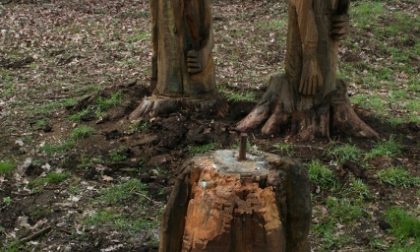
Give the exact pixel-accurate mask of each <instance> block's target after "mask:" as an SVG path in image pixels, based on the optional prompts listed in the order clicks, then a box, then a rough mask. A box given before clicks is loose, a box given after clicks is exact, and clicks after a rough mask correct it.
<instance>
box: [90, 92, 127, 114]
mask: <svg viewBox="0 0 420 252" xmlns="http://www.w3.org/2000/svg"><path fill="white" fill-rule="evenodd" d="M122 99H123V97H122V93H121V92H120V91H117V92H115V93H113V94H111V96H110V97H107V98H104V97H99V98H98V100H97V101H96V104H97V107H98V110H99V111H106V110H108V109H110V108H113V107H116V106H118V105H120V104H121V102H122Z"/></svg>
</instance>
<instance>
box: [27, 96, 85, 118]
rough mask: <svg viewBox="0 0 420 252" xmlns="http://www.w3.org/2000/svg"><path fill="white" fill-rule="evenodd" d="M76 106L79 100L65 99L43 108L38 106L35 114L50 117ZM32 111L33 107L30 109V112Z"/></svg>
mask: <svg viewBox="0 0 420 252" xmlns="http://www.w3.org/2000/svg"><path fill="white" fill-rule="evenodd" d="M76 104H77V100H76V99H75V98H65V99H60V100H55V101H50V102H48V103H46V104H43V105H41V106H37V107H36V108H35V113H36V114H40V115H48V114H50V113H52V112H54V111H57V110H59V109H64V108H67V107H72V106H75V105H76ZM30 109H32V105H31V108H28V110H30Z"/></svg>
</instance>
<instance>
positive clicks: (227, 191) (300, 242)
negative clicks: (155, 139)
mask: <svg viewBox="0 0 420 252" xmlns="http://www.w3.org/2000/svg"><path fill="white" fill-rule="evenodd" d="M237 158H238V152H237V151H234V150H222V151H216V152H214V153H212V154H209V155H205V156H199V157H196V158H193V159H192V160H190V161H189V162H187V163H186V166H185V171H184V173H183V174H182V175H181V176H180V177H179V179H178V182H177V184H176V185H175V189H174V191H173V193H172V195H171V198H170V200H169V202H168V205H167V209H166V212H165V215H164V219H163V222H162V227H161V228H162V230H161V244H160V251H162V252H163V251H168V252H169V251H170V252H178V251H183V252H184V251H185V252H187V251H194V252H199V251H200V252H201V251H209V252H210V251H218V252H224V251H226V252H254V251H255V252H260V251H261V252H268V251H279V252H282V251H292V250H290V249H289V248H298V247H299V248H300V250H293V251H309V250H307V249H309V244H308V243H307V230H308V229H309V221H310V203H308V200H309V196H308V195H307V194H309V190H307V191H305V190H304V191H303V192H304V193H303V195H302V198H303V199H304V200H303V201H301V202H304V204H300V205H299V203H298V204H297V206H299V208H300V209H297V210H296V213H301V214H300V215H299V214H298V215H297V216H298V217H299V219H300V220H299V222H300V224H299V225H300V226H299V225H297V226H299V227H303V229H302V228H301V230H297V229H296V228H295V230H293V231H292V232H290V234H288V229H290V228H292V229H293V227H294V224H296V223H293V221H292V222H290V223H287V217H288V216H290V213H289V211H288V209H287V208H288V205H293V203H289V202H287V194H288V192H287V191H288V190H287V185H289V184H290V183H285V181H286V180H287V179H289V178H288V175H287V174H288V170H290V167H291V165H290V163H287V162H284V161H283V160H281V159H280V158H279V157H277V156H275V155H270V154H266V153H259V154H255V155H254V154H251V155H248V159H247V160H246V161H238V159H237ZM302 183H303V186H302V188H306V189H307V186H306V184H305V183H306V180H303V181H302ZM289 191H290V190H289ZM298 193H299V192H298ZM303 211H304V212H303ZM300 217H301V218H300ZM308 217H309V218H308ZM292 219H293V218H292ZM302 223H304V224H303V225H302ZM295 226H296V225H295ZM288 237H289V238H291V239H295V241H290V242H288V241H287V239H288ZM296 237H297V239H296Z"/></svg>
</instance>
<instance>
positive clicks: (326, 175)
mask: <svg viewBox="0 0 420 252" xmlns="http://www.w3.org/2000/svg"><path fill="white" fill-rule="evenodd" d="M308 169H309V180H310V181H311V182H312V183H313V184H315V185H317V186H319V187H320V188H323V189H331V188H333V187H335V186H336V185H337V184H338V182H337V180H336V178H335V175H334V173H333V172H332V171H331V170H330V169H328V167H326V166H325V165H323V164H322V163H321V162H319V161H312V162H311V163H309V166H308Z"/></svg>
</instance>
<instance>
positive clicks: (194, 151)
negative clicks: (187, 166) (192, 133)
mask: <svg viewBox="0 0 420 252" xmlns="http://www.w3.org/2000/svg"><path fill="white" fill-rule="evenodd" d="M214 149H216V144H215V143H209V144H203V145H195V146H190V147H189V152H190V154H191V155H193V156H194V155H198V154H204V153H206V152H209V151H212V150H214Z"/></svg>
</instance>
